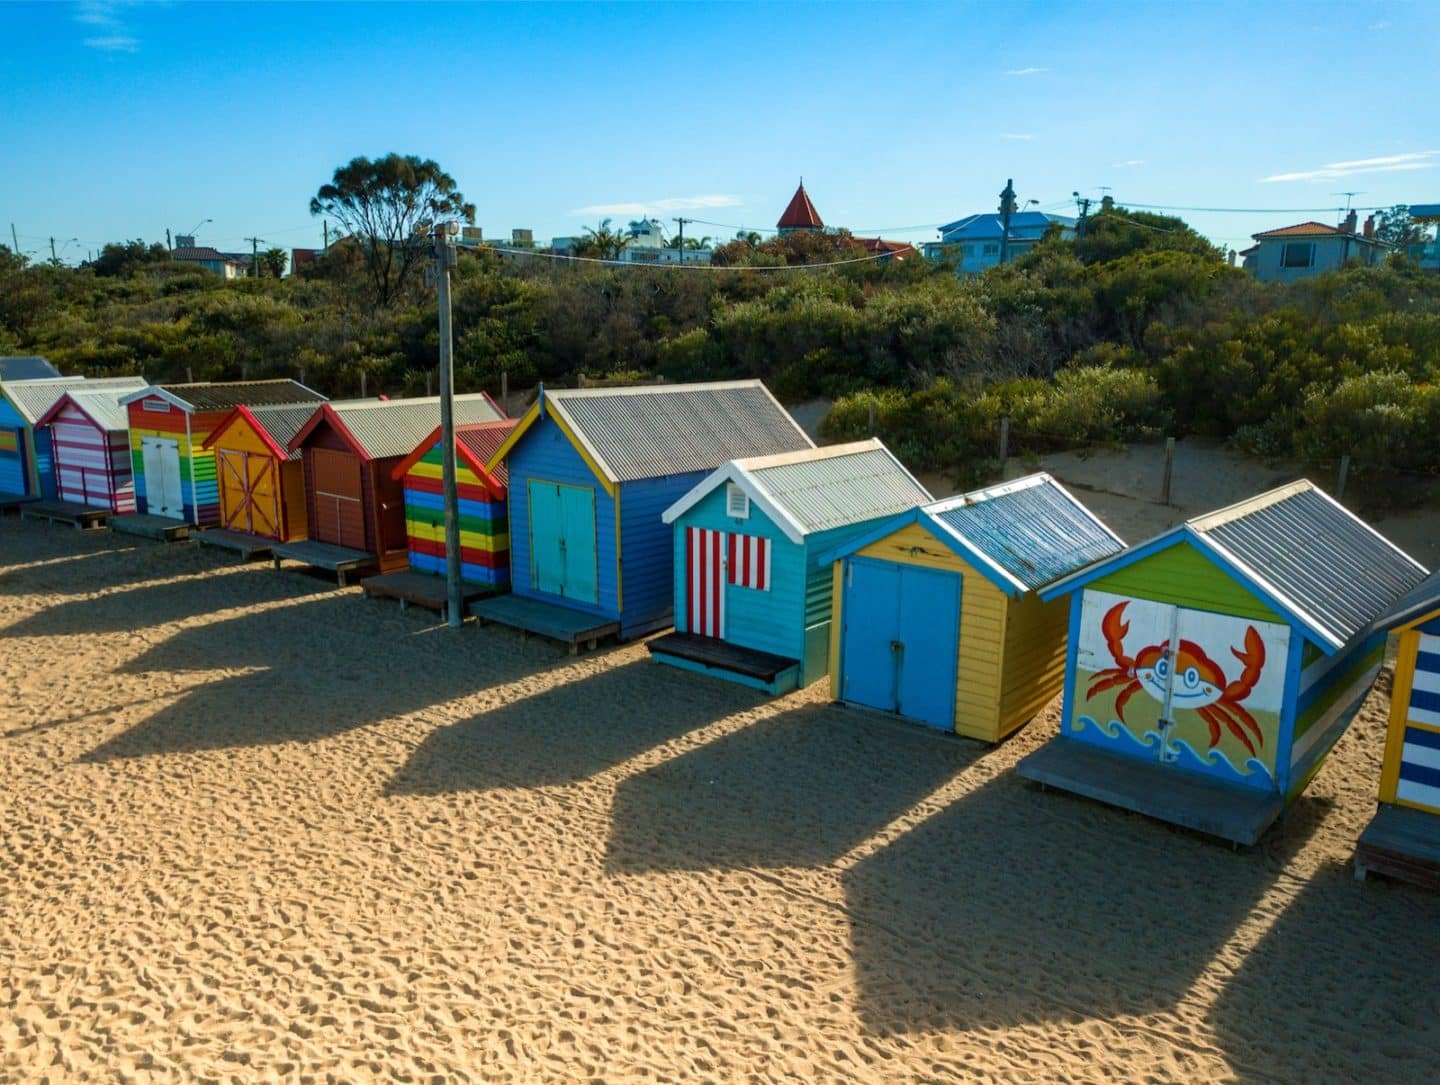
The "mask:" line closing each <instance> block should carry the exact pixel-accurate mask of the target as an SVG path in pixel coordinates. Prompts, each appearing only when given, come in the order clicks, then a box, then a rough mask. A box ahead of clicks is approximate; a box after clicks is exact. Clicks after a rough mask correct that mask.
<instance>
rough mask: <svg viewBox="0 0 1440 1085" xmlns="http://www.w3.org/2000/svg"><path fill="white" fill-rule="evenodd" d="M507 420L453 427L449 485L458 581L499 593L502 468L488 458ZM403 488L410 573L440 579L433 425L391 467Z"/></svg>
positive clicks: (503, 540)
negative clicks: (455, 516) (455, 506)
mask: <svg viewBox="0 0 1440 1085" xmlns="http://www.w3.org/2000/svg"><path fill="white" fill-rule="evenodd" d="M516 424H517V423H516V421H515V420H514V419H511V418H506V419H502V420H500V421H496V422H472V423H468V424H466V425H461V426H456V427H455V484H456V493H457V497H458V498H459V515H460V579H461V580H463V581H466V582H467V583H470V584H478V585H481V586H484V587H488V588H493V589H497V590H498V589H500V588H503V587H505V586H506V585H508V584H509V583H510V523H509V520H508V518H507V517H506V512H505V497H506V490H505V484H506V471H505V464H504V463H500V464H497V465H496V467H495V469H494V470H493V471H492V470H491V469H490V467H489V466H488V464H489V460H490V457H491V456H493V455H494V454H495V451H496V449H498V448H499V447H500V445H501V444H503V443H504V441H505V438H506V437H508V436H510V431H511V430H513V429H514V428H515V426H516ZM390 476H391V478H393V479H396V480H398V481H400V482H401V483H402V484H403V485H404V487H405V534H406V537H407V539H408V544H407V545H408V547H409V552H410V568H411V569H414V570H416V571H417V572H422V573H435V574H437V575H440V576H444V575H445V573H446V567H445V504H444V485H443V476H444V466H443V449H442V447H441V444H440V427H439V426H436V427H435V429H434V430H432V431H431V432H430V433H429V434H428V435H427V436H426V437H425V439H424V440H423V441H421V442H420V444H419V445H417V446H416V448H415V450H414V451H413V452H411V453H410V455H408V456H406V457H405V458H404V459H403V460H401V461H400V462H399V463H398V464H396V465H395V468H394V469H393V470H392V471H391V472H390Z"/></svg>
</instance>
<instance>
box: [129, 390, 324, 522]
mask: <svg viewBox="0 0 1440 1085" xmlns="http://www.w3.org/2000/svg"><path fill="white" fill-rule="evenodd" d="M324 401H325V397H324V396H322V395H321V394H320V393H319V392H315V391H311V390H310V389H309V388H306V387H305V386H304V385H303V384H300V383H298V382H296V381H292V380H283V379H281V380H263V381H234V382H230V383H225V384H211V383H197V384H165V385H151V386H150V387H148V388H144V389H142V390H140V391H138V392H133V393H131V394H130V395H128V396H126V397H125V398H124V399H122V400H121V403H123V404H124V405H125V409H126V410H127V411H128V412H129V417H130V459H131V463H132V466H133V470H134V472H135V505H136V511H138V512H140V513H143V514H148V515H150V516H164V517H167V518H168V519H171V520H181V521H183V522H185V523H188V524H195V525H197V526H199V527H210V526H213V525H215V524H218V523H219V522H220V485H219V482H218V480H217V477H216V468H215V452H214V450H213V449H207V448H206V447H205V441H206V439H207V438H208V437H209V436H210V434H211V433H212V432H213V431H214V430H215V429H216V428H217V427H218V426H219V425H220V424H221V423H222V422H224V421H225V420H226V419H227V418H228V417H229V415H230V412H231V411H233V410H234V409H235V408H236V407H242V406H244V407H265V406H269V405H271V404H276V403H292V404H293V403H313V404H315V405H316V406H317V407H318V406H319V405H320V404H321V403H323V402H324Z"/></svg>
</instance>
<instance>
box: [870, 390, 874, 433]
mask: <svg viewBox="0 0 1440 1085" xmlns="http://www.w3.org/2000/svg"><path fill="white" fill-rule="evenodd" d="M870 436H871V437H874V436H875V401H874V400H873V399H872V400H871V401H870Z"/></svg>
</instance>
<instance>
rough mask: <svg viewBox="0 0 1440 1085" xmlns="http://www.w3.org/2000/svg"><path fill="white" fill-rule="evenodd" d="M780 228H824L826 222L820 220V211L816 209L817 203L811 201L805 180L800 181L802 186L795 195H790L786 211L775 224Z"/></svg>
mask: <svg viewBox="0 0 1440 1085" xmlns="http://www.w3.org/2000/svg"><path fill="white" fill-rule="evenodd" d="M775 226H776V228H777V229H780V230H823V229H824V228H825V223H823V222H821V221H820V212H818V211H816V210H815V205H814V204H813V203H811V202H810V193H808V192H806V191H805V182H804V181H801V182H800V187H799V188H797V189H796V190H795V195H793V196H791V197H790V202H789V203H788V204H786V205H785V212H784V213H783V214H782V215H781V216H780V221H779V222H777V223H776V224H775Z"/></svg>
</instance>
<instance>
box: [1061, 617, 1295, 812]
mask: <svg viewBox="0 0 1440 1085" xmlns="http://www.w3.org/2000/svg"><path fill="white" fill-rule="evenodd" d="M1079 632H1080V639H1079V646H1078V651H1077V655H1076V660H1075V664H1076V667H1075V673H1074V679H1073V680H1074V683H1075V685H1074V700H1073V702H1072V703H1073V704H1074V706H1075V707H1074V712H1073V714H1072V717H1071V719H1070V721H1069V728H1070V731H1071V733H1072V735H1073V736H1074V737H1076V738H1079V739H1082V740H1084V741H1086V742H1090V743H1094V744H1096V745H1100V746H1105V747H1107V748H1110V749H1112V750H1114V751H1115V752H1117V753H1124V754H1127V755H1130V756H1133V757H1140V758H1146V759H1149V760H1155V761H1158V762H1160V763H1162V764H1168V765H1177V766H1179V767H1181V768H1185V769H1188V770H1190V771H1196V772H1202V773H1205V774H1207V775H1211V776H1215V777H1219V778H1221V779H1225V780H1229V781H1232V782H1240V783H1244V784H1247V785H1249V786H1251V787H1259V788H1264V789H1266V790H1273V789H1274V788H1275V786H1276V784H1275V776H1276V770H1275V755H1276V748H1277V747H1278V746H1279V744H1280V720H1281V708H1282V703H1283V700H1284V694H1285V670H1286V664H1287V660H1288V658H1289V646H1290V627H1289V626H1288V625H1281V624H1277V623H1272V622H1261V621H1251V620H1248V619H1245V618H1236V617H1232V616H1230V615H1225V614H1215V613H1212V612H1209V611H1202V610H1191V609H1189V608H1187V607H1178V606H1173V605H1170V604H1167V603H1157V602H1153V601H1151V600H1148V599H1134V598H1129V597H1127V596H1123V595H1114V594H1111V593H1110V592H1104V591H1095V590H1090V589H1087V590H1086V591H1085V593H1084V599H1083V603H1082V605H1081V610H1080V631H1079ZM1172 646H1173V648H1172Z"/></svg>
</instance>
